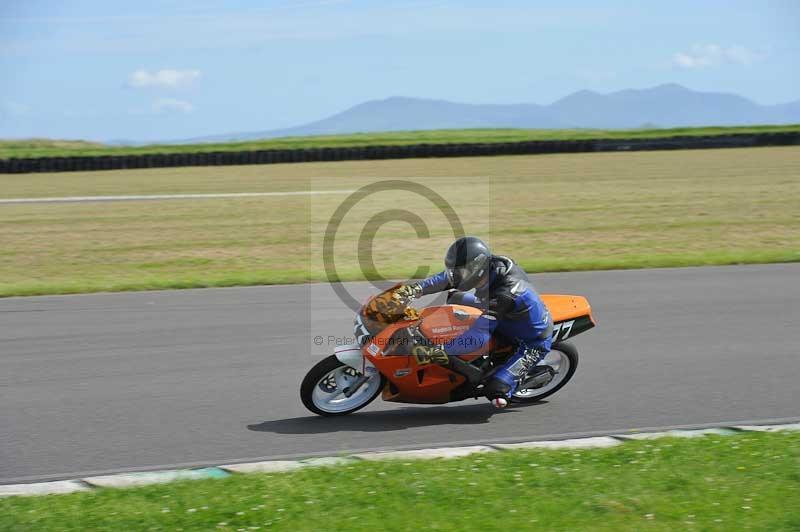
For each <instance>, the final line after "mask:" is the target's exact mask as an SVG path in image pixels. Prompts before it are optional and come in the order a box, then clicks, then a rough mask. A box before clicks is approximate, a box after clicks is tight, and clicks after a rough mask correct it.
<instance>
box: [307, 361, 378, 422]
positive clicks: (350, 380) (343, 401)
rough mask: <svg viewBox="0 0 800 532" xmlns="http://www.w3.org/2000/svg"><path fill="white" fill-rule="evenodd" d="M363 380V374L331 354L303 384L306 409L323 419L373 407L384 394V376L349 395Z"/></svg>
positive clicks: (372, 376) (373, 378)
mask: <svg viewBox="0 0 800 532" xmlns="http://www.w3.org/2000/svg"><path fill="white" fill-rule="evenodd" d="M360 377H361V372H359V371H357V370H356V369H354V368H351V367H350V366H347V365H345V364H344V363H343V362H342V361H340V360H339V359H338V358H336V356H335V355H331V356H329V357H327V358H324V359H322V360H320V361H319V362H318V363H317V365H316V366H314V367H313V368H311V370H310V371H309V372H308V373H307V374H306V377H305V378H304V379H303V384H301V385H300V398H301V399H302V400H303V404H304V405H305V407H306V408H308V409H309V410H311V411H312V412H314V413H315V414H319V415H321V416H343V415H345V414H349V413H351V412H355V411H356V410H359V409H361V408H364V407H365V406H367V405H368V404H370V403H371V402H372V401H373V400H374V399H375V398H376V397H377V396H378V394H379V393H380V392H381V390H382V389H383V385H384V377H383V375H381V374H380V373H375V374H373V375H371V376H370V377H369V379H368V380H367V381H366V382H365V383H363V384H362V385H361V386H360V387H359V388H358V390H356V391H355V392H354V393H353V394H352V395H350V397H347V395H346V393H345V392H347V391H348V389H349V387H350V386H352V385H353V384H355V383H356V381H357V380H359V378H360Z"/></svg>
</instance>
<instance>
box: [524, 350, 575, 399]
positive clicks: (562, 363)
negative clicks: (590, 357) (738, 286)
mask: <svg viewBox="0 0 800 532" xmlns="http://www.w3.org/2000/svg"><path fill="white" fill-rule="evenodd" d="M542 367H548V368H551V371H549V372H548V373H549V375H550V377H551V378H549V379H548V378H547V377H548V375H547V374H540V376H539V377H536V378H529V379H527V380H526V381H523V384H521V385H520V389H519V390H517V391H516V392H514V395H512V396H511V402H512V403H535V402H537V401H541V400H542V399H544V398H545V397H548V396H550V395H553V394H554V393H556V392H557V391H558V390H560V389H561V388H562V387H563V386H564V385H565V384H567V382H569V380H570V379H571V378H572V376H573V375H574V374H575V370H576V369H578V350H577V349H576V348H575V346H574V345H573V344H572V343H570V342H559V343H557V344H555V345H554V346H553V348H552V349H551V350H550V352H549V353H547V356H546V357H544V359H542V361H541V362H539V364H538V365H537V366H536V368H537V369H538V368H542ZM539 371H541V370H539Z"/></svg>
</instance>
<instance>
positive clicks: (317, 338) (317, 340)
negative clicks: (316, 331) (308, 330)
mask: <svg viewBox="0 0 800 532" xmlns="http://www.w3.org/2000/svg"><path fill="white" fill-rule="evenodd" d="M324 341H325V339H324V338H322V336H315V337H314V345H322V342H324Z"/></svg>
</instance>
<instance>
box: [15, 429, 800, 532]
mask: <svg viewBox="0 0 800 532" xmlns="http://www.w3.org/2000/svg"><path fill="white" fill-rule="evenodd" d="M251 527H259V529H261V530H397V531H406V530H429V529H436V530H454V531H455V530H457V531H461V530H532V529H541V530H565V531H572V530H609V531H613V530H664V531H667V530H669V531H671V530H676V529H678V530H720V531H722V530H746V529H753V530H798V529H800V434H797V433H772V434H764V433H745V434H741V435H734V436H725V437H720V436H705V437H698V438H693V439H675V438H665V439H659V440H651V441H639V442H628V443H625V444H623V445H621V446H618V447H614V448H609V449H592V450H565V451H543V450H536V451H511V452H502V453H492V454H488V455H472V456H470V457H467V458H462V459H454V460H434V461H424V462H420V461H415V462H407V461H394V462H359V463H355V464H353V465H347V466H337V467H333V468H319V469H316V468H315V469H307V470H301V471H298V472H293V473H282V474H271V475H264V474H256V475H245V476H233V477H229V478H226V479H221V480H204V481H188V482H179V483H173V484H165V485H155V486H150V487H142V488H135V489H128V490H97V491H94V492H88V493H76V494H69V495H56V496H47V497H13V498H7V499H2V500H0V529H3V530H180V529H182V530H214V529H216V530H253V529H254V528H251Z"/></svg>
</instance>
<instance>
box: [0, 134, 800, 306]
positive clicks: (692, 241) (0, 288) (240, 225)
mask: <svg viewBox="0 0 800 532" xmlns="http://www.w3.org/2000/svg"><path fill="white" fill-rule="evenodd" d="M382 179H406V180H411V181H414V182H421V183H424V184H426V185H427V186H429V187H431V188H433V189H434V190H436V191H437V192H439V193H440V194H441V195H442V196H444V197H445V198H447V199H448V200H449V202H450V203H451V205H452V207H453V209H454V210H455V212H456V214H457V215H458V216H459V217H460V219H461V221H462V222H463V224H464V228H465V231H466V232H467V233H468V234H477V235H480V236H483V237H485V238H487V239H488V240H489V242H490V243H491V244H492V246H493V248H494V249H495V250H496V252H498V253H501V254H508V255H510V256H512V257H513V258H515V259H516V260H517V261H518V262H519V263H521V264H522V265H523V266H524V267H525V268H526V269H527V270H528V271H530V272H540V271H569V270H590V269H611V268H643V267H669V266H693V265H709V264H741V263H768V262H792V261H800V211H798V209H797V205H798V204H800V148H797V147H784V148H753V149H737V150H691V151H675V152H672V151H670V152H647V153H646V152H636V153H601V154H562V155H547V156H516V157H491V158H488V157H487V158H459V159H417V160H412V159H409V160H400V161H360V162H340V163H309V164H304V165H267V166H251V167H227V168H191V169H188V168H184V169H174V168H173V169H153V170H141V171H136V170H129V171H117V172H86V173H79V172H76V173H70V174H50V175H47V174H31V175H6V176H0V190H2V191H3V194H2V195H3V196H4V197H37V196H68V195H79V196H83V195H92V194H101V195H105V194H110V195H115V194H122V195H124V194H161V193H176V192H178V193H209V192H259V191H286V190H325V189H338V190H352V189H357V188H359V187H361V186H363V185H366V184H369V183H374V182H375V181H379V180H382ZM346 197H347V195H346V194H341V195H324V196H313V197H309V196H286V197H264V198H246V199H224V200H223V199H213V200H185V201H184V200H181V201H153V202H120V203H75V204H25V205H0V296H13V295H41V294H64V293H80V292H97V291H120V290H142V289H166V288H192V287H211V286H236V285H254V284H277V283H302V282H308V281H315V280H324V279H325V273H324V269H323V265H322V260H321V251H320V250H321V243H322V234H323V232H324V230H325V228H326V226H327V224H328V221H329V220H330V217H331V215H332V213H333V212H334V210H335V209H336V207H338V205H339V204H340V203H341V202H342V201H344V199H345V198H346ZM388 208H403V209H406V210H410V211H412V212H414V213H416V214H418V215H419V216H420V217H421V218H422V219H423V220H424V221H425V222H426V223H427V224H428V227H429V230H430V238H427V239H426V238H418V237H417V235H416V232H415V231H414V229H413V228H412V227H410V226H409V225H407V224H405V223H401V222H398V221H395V222H391V221H390V222H388V223H386V224H385V225H383V226H381V228H380V229H379V230H378V232H377V234H376V238H375V240H374V257H373V258H374V263H375V268H376V269H377V271H378V272H380V274H381V275H383V276H385V277H389V278H396V279H402V278H408V277H410V276H412V274H413V273H414V272H415V271H416V269H417V267H418V266H424V267H427V268H429V271H431V272H433V271H436V270H437V269H438V268H441V261H442V255H443V253H444V250H445V249H446V247H447V245H448V244H449V242H450V241H451V240H452V231H451V230H450V228H449V225H448V224H447V223H446V221H445V219H444V217H443V215H442V214H441V213H440V212H439V211H438V209H437V208H435V207H434V206H433V205H432V204H431V203H430V202H429V201H428V200H426V199H424V198H420V197H417V196H414V195H411V194H409V193H405V192H391V193H390V192H383V193H380V194H377V195H375V196H373V197H372V198H371V201H368V202H362V203H360V204H359V205H358V206H357V207H355V208H354V209H353V210H352V211H351V212H350V214H348V216H347V217H346V218H345V219H344V220H343V222H342V224H341V226H340V227H339V233H337V239H336V252H335V257H336V265H337V268H338V270H339V273H340V276H341V278H342V279H344V280H357V279H363V278H364V277H365V276H366V277H374V275H375V273H374V271H373V270H371V269H367V270H365V271H364V272H362V271H361V268H360V266H359V262H358V240H359V235H360V233H361V231H362V229H363V227H364V224H365V222H366V220H367V219H369V218H370V217H371V216H373V215H374V214H376V213H377V212H380V211H383V210H385V209H388Z"/></svg>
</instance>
